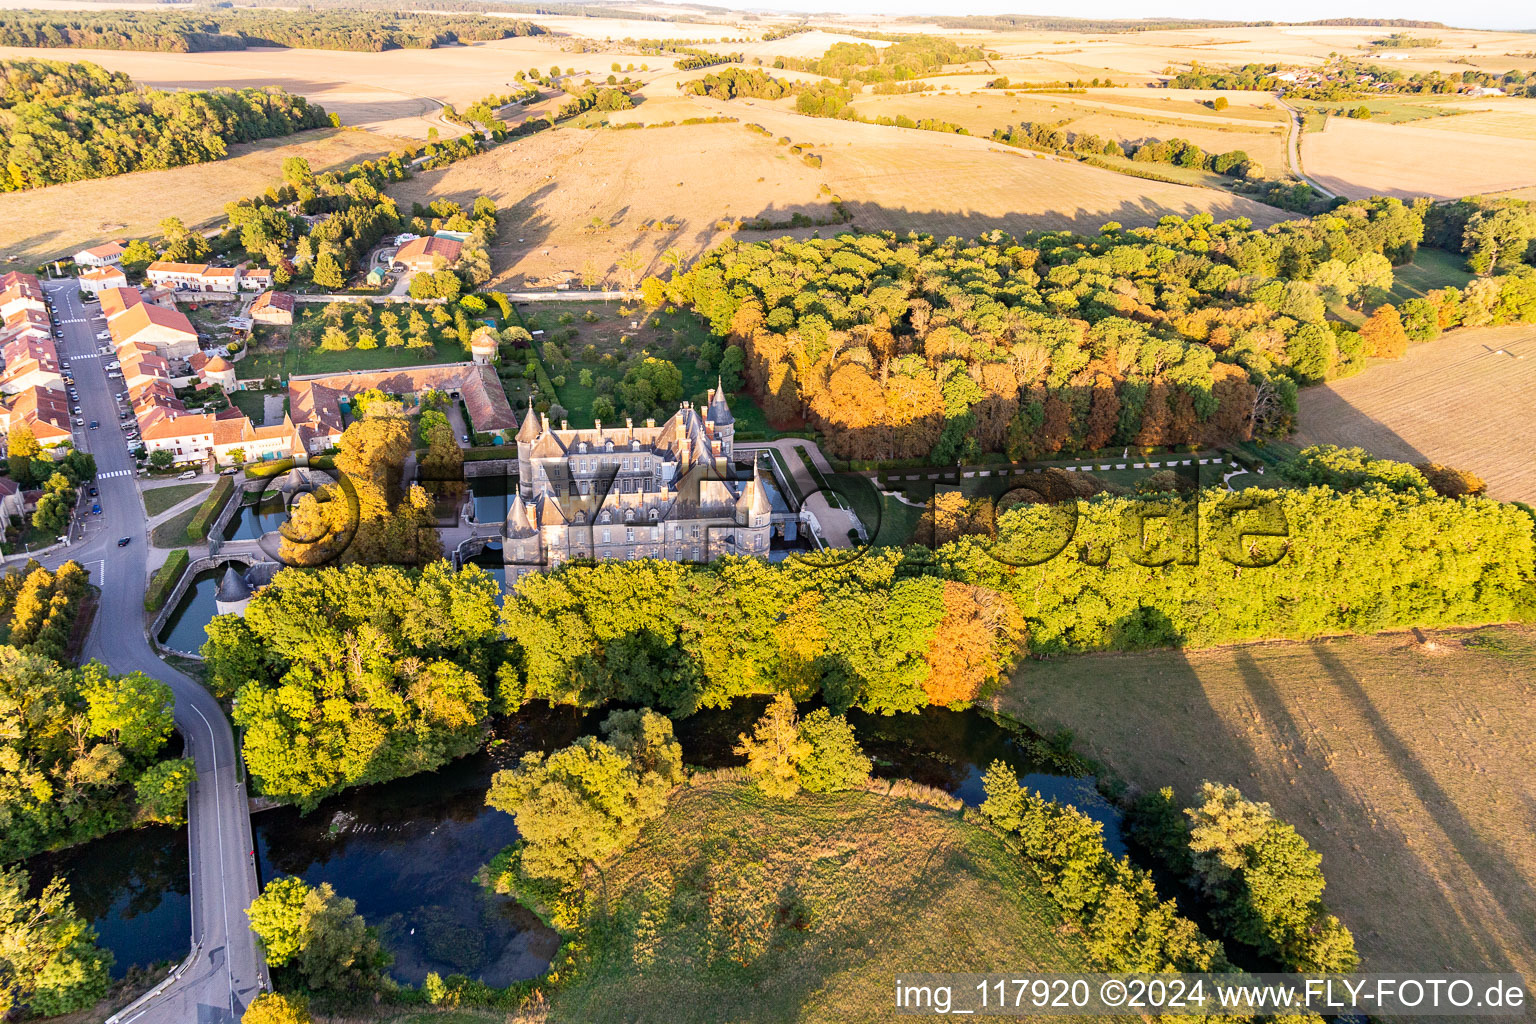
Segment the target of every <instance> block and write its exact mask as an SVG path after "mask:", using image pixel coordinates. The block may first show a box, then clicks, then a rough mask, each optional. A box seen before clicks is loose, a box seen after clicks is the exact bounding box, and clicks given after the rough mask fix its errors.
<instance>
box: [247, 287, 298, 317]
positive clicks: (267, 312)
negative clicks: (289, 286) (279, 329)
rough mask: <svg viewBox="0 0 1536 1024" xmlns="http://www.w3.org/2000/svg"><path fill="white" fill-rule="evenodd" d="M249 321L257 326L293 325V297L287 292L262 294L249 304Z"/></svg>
mask: <svg viewBox="0 0 1536 1024" xmlns="http://www.w3.org/2000/svg"><path fill="white" fill-rule="evenodd" d="M251 319H252V320H254V321H255V322H256V323H259V324H291V323H293V296H292V295H289V294H288V293H287V292H262V293H261V294H260V295H258V296H256V299H255V301H254V302H252V303H251Z"/></svg>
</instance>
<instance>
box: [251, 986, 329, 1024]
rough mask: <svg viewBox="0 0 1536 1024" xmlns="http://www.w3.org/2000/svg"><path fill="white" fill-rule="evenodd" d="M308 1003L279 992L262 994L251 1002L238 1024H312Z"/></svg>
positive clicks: (302, 998) (312, 1019) (300, 997)
mask: <svg viewBox="0 0 1536 1024" xmlns="http://www.w3.org/2000/svg"><path fill="white" fill-rule="evenodd" d="M313 1021H314V1018H313V1017H311V1016H310V1015H309V1002H308V1000H306V999H305V998H304V997H303V996H285V995H283V994H282V993H281V992H263V993H261V994H260V995H259V996H257V997H256V998H255V999H253V1000H251V1005H250V1006H247V1007H246V1008H245V1013H244V1014H243V1015H242V1016H241V1017H240V1024H313Z"/></svg>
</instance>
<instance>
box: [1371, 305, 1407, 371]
mask: <svg viewBox="0 0 1536 1024" xmlns="http://www.w3.org/2000/svg"><path fill="white" fill-rule="evenodd" d="M1360 340H1361V341H1362V342H1364V344H1365V354H1366V355H1368V356H1375V357H1378V358H1381V359H1401V358H1402V357H1403V355H1404V354H1405V353H1406V352H1407V351H1408V334H1407V332H1406V331H1404V330H1403V320H1402V317H1400V316H1398V313H1397V307H1396V306H1393V305H1392V304H1391V303H1390V302H1389V303H1387V304H1386V305H1384V306H1378V307H1377V308H1376V311H1375V312H1374V313H1372V314H1371V315H1370V317H1369V319H1367V320H1366V321H1365V323H1363V324H1361V325H1360Z"/></svg>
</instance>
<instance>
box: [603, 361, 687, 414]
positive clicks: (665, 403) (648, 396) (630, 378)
mask: <svg viewBox="0 0 1536 1024" xmlns="http://www.w3.org/2000/svg"><path fill="white" fill-rule="evenodd" d="M619 397H620V398H621V399H622V400H623V402H624V408H625V409H627V410H629V411H630V412H631V413H635V414H644V413H648V412H650V411H651V410H652V409H657V408H663V409H664V408H667V407H670V406H672V405H674V404H675V403H677V402H678V401H680V400H681V399H682V397H683V374H682V371H681V370H679V369H678V368H677V366H676V365H675V364H674V363H672V362H670V361H669V360H666V359H658V358H656V357H655V356H648V357H646V358H645V359H644V360H642V361H641V362H639V363H637V364H636V365H634V366H631V367H630V368H629V370H628V371H627V372H626V373H625V374H624V377H623V379H622V380H620V381H619Z"/></svg>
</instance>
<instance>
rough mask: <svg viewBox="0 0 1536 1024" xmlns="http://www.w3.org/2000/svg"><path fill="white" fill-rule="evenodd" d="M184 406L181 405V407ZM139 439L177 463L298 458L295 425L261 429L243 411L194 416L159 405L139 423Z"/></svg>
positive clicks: (148, 447)
mask: <svg viewBox="0 0 1536 1024" xmlns="http://www.w3.org/2000/svg"><path fill="white" fill-rule="evenodd" d="M177 404H180V403H177ZM139 436H140V437H141V438H143V441H144V447H145V448H146V449H147V450H148V451H150V452H157V451H169V452H170V453H171V454H172V456H173V457H174V458H175V460H176V461H177V462H206V461H208V460H209V459H210V458H212V459H213V461H214V462H215V463H217V464H219V465H230V464H232V463H234V461H235V459H234V457H233V454H232V453H234V452H236V451H239V452H240V453H241V454H242V455H243V456H244V461H246V462H260V461H262V460H264V459H274V458H282V457H286V456H289V455H292V454H295V453H296V452H295V447H294V445H295V433H294V429H293V421H292V420H290V419H288V418H287V417H286V416H285V417H283V422H282V423H281V424H278V425H276V426H271V427H257V426H253V425H252V424H251V421H250V419H249V418H248V417H247V416H246V415H245V414H244V413H242V412H241V411H240V410H239V409H235V408H229V409H225V410H223V411H222V412H219V413H206V412H199V413H192V412H187V411H185V409H184V408H183V409H170V408H166V407H165V406H164V405H157V406H155V407H154V408H153V409H152V410H150V412H149V413H147V414H146V415H144V416H141V417H140V419H139Z"/></svg>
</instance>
